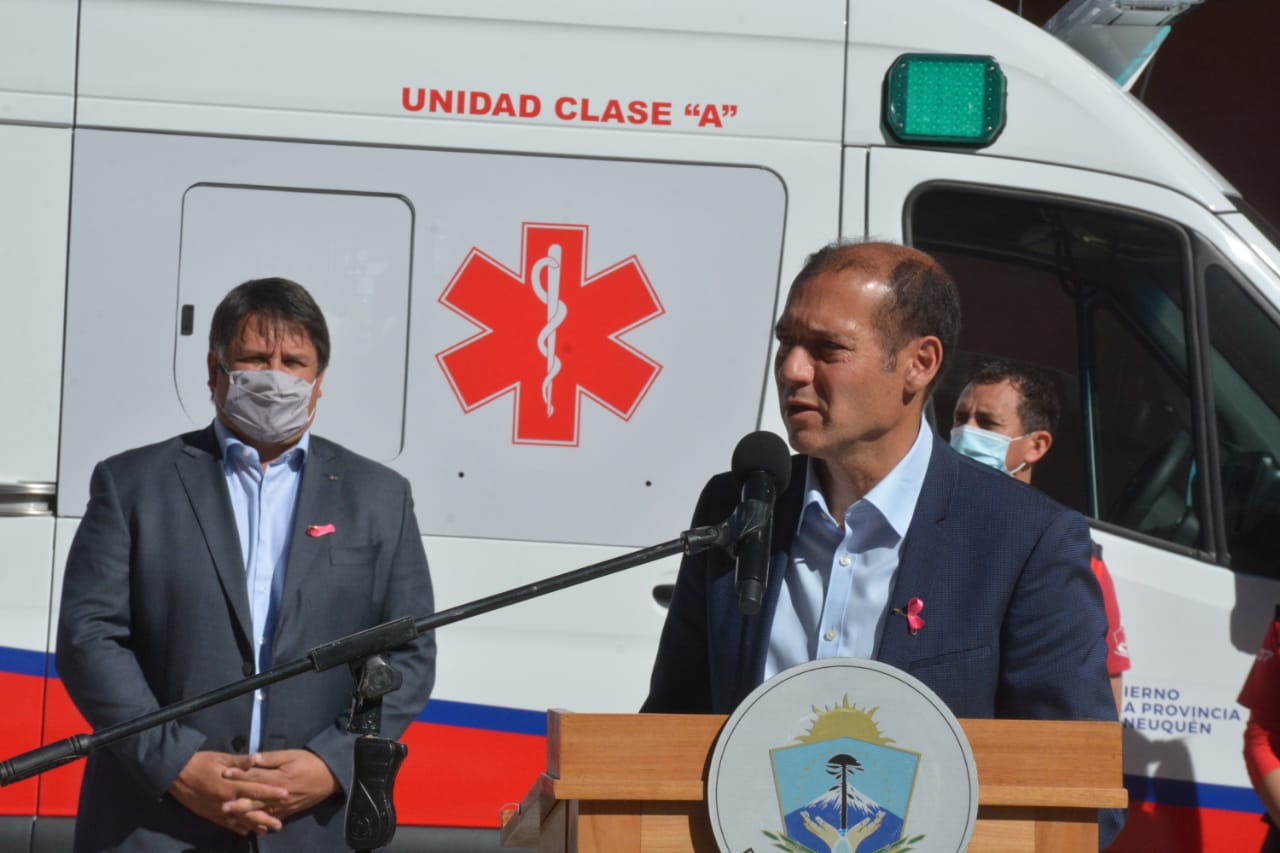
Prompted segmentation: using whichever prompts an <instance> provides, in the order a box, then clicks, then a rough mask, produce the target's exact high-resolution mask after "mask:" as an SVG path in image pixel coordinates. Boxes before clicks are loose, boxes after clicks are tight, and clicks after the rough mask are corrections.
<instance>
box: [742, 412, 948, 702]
mask: <svg viewBox="0 0 1280 853" xmlns="http://www.w3.org/2000/svg"><path fill="white" fill-rule="evenodd" d="M932 453H933V433H932V431H931V430H930V429H929V425H928V424H927V423H925V422H924V421H923V420H921V422H920V433H919V435H917V436H916V440H915V442H914V443H913V444H912V445H911V449H910V450H908V451H907V455H906V456H904V457H902V459H901V460H900V461H899V462H898V464H897V465H895V466H894V467H893V470H891V471H890V472H889V473H888V475H886V476H885V477H884V479H882V480H881V481H880V482H879V483H876V485H875V487H874V488H872V489H871V491H869V492H867V493H866V494H865V495H863V496H862V498H861V499H860V500H858V501H856V502H854V504H853V505H852V506H850V507H849V509H848V510H847V511H846V512H845V514H844V524H843V525H838V524H836V522H835V520H834V519H833V518H832V517H831V513H830V511H829V510H828V508H827V501H826V498H824V497H823V495H822V489H821V486H820V484H819V481H818V476H817V472H816V471H815V470H814V461H813V460H812V459H810V460H809V465H808V468H807V470H806V472H805V497H804V506H803V507H801V510H800V522H799V526H798V527H797V529H796V537H795V540H794V541H793V542H792V545H791V559H790V561H789V562H788V563H787V572H786V576H785V577H784V578H783V581H782V593H781V595H780V596H779V598H778V605H777V609H776V610H775V611H774V615H773V628H772V630H771V631H770V633H769V651H768V654H767V655H766V657H765V666H764V677H765V678H766V679H768V678H772V677H773V676H774V675H777V674H778V673H779V672H781V671H783V670H784V669H787V668H788V667H792V666H796V665H798V664H802V663H806V662H808V661H811V660H818V659H821V658H832V657H855V658H871V657H873V656H874V654H875V651H876V639H877V638H878V637H879V636H880V634H881V630H882V628H883V626H884V621H885V619H886V618H887V616H888V614H889V609H890V608H889V596H890V594H891V593H892V591H893V580H894V576H895V575H896V574H897V571H898V560H899V557H900V556H901V554H902V541H903V538H904V537H905V536H906V535H907V528H909V527H910V526H911V518H912V516H913V515H915V511H916V502H917V501H918V500H919V498H920V489H921V487H922V486H923V485H924V476H925V473H926V472H927V471H928V469H929V458H930V456H931V455H932Z"/></svg>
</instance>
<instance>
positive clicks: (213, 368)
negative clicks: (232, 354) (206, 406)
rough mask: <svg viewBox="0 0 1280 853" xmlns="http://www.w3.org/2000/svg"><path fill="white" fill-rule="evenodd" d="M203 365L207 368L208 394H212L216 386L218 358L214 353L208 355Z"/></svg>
mask: <svg viewBox="0 0 1280 853" xmlns="http://www.w3.org/2000/svg"><path fill="white" fill-rule="evenodd" d="M205 364H207V365H208V366H209V393H210V394H212V393H213V390H214V388H215V387H216V386H217V384H218V356H217V355H215V354H214V353H209V355H208V357H207V358H206V359H205Z"/></svg>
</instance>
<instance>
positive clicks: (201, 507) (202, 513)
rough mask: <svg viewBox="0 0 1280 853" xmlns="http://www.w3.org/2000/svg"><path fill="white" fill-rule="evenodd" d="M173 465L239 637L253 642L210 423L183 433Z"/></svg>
mask: <svg viewBox="0 0 1280 853" xmlns="http://www.w3.org/2000/svg"><path fill="white" fill-rule="evenodd" d="M175 467H176V468H177V472H178V479H179V480H180V481H181V483H182V488H183V490H184V491H185V492H186V494H187V500H188V501H190V502H191V509H192V511H193V512H194V513H195V516H196V523H197V524H199V526H200V532H201V534H202V535H203V536H204V541H205V546H206V547H207V548H208V549H209V557H210V558H211V559H212V560H213V567H214V571H216V572H217V574H218V581H219V582H220V583H221V584H222V592H223V595H225V596H226V597H227V600H228V601H230V602H231V610H232V612H233V613H234V614H235V618H236V622H237V624H238V625H239V626H240V631H241V634H242V639H243V641H244V642H248V643H250V645H252V643H251V638H252V637H253V628H252V623H251V621H250V617H249V592H248V589H247V588H246V585H245V580H244V573H245V568H244V556H243V555H242V554H241V553H240V539H239V535H238V533H237V531H236V517H235V513H234V512H233V511H232V509H231V497H230V495H228V494H227V480H226V475H225V473H224V472H223V467H222V452H221V450H220V449H219V447H218V439H217V437H216V435H215V434H214V431H213V426H212V425H210V426H209V427H208V428H207V429H205V430H203V431H201V432H193V433H188V434H187V435H184V436H183V446H182V453H181V455H179V456H178V459H177V462H176V463H175Z"/></svg>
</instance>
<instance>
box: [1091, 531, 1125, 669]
mask: <svg viewBox="0 0 1280 853" xmlns="http://www.w3.org/2000/svg"><path fill="white" fill-rule="evenodd" d="M1089 564H1090V567H1091V568H1092V569H1093V576H1094V577H1096V578H1097V579H1098V586H1100V587H1101V588H1102V607H1103V609H1105V610H1106V611H1107V675H1119V674H1120V673H1122V672H1124V671H1125V670H1127V669H1128V668H1129V666H1130V664H1129V643H1128V641H1126V640H1125V638H1124V626H1123V625H1121V624H1120V605H1119V603H1118V602H1117V601H1116V586H1115V584H1114V583H1112V582H1111V573H1110V572H1109V571H1107V564H1106V563H1104V562H1102V546H1101V545H1099V544H1098V543H1097V542H1094V543H1093V557H1092V558H1091V559H1090V561H1089Z"/></svg>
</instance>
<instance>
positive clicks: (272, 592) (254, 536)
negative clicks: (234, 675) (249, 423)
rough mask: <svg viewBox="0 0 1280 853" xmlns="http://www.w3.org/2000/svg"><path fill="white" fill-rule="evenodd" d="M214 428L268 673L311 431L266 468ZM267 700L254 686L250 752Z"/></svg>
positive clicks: (261, 665) (262, 666) (218, 425)
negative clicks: (220, 448) (220, 447)
mask: <svg viewBox="0 0 1280 853" xmlns="http://www.w3.org/2000/svg"><path fill="white" fill-rule="evenodd" d="M213 429H214V432H215V433H216V434H217V436H218V444H219V445H221V446H222V459H223V473H224V474H225V475H226V478H227V490H228V491H229V492H230V493H231V509H232V510H233V511H234V512H235V516H236V530H237V531H238V532H239V534H240V554H241V556H243V557H244V567H245V582H246V584H247V588H248V591H249V612H250V615H251V617H252V619H253V644H254V648H255V649H257V655H258V659H257V661H256V664H257V667H258V672H264V671H266V670H268V669H270V668H271V642H272V640H273V638H274V637H275V632H276V618H277V614H278V612H279V610H280V597H281V594H282V592H283V591H284V570H285V565H286V563H287V562H288V560H289V545H290V543H291V542H292V538H293V519H294V516H295V515H296V513H297V508H298V485H299V484H300V483H301V482H302V466H303V464H304V463H305V462H306V458H307V450H308V448H309V447H310V446H311V431H310V430H308V431H307V432H305V433H303V434H302V438H301V439H300V440H299V441H298V443H297V444H295V445H294V446H293V447H291V448H289V449H288V450H287V451H285V452H284V453H282V454H281V455H280V456H279V457H278V458H276V459H274V460H272V462H271V463H269V464H268V465H267V470H266V472H265V473H264V472H263V470H262V462H261V460H260V459H259V457H258V451H257V450H255V449H253V448H252V447H250V446H249V445H247V444H245V443H244V442H242V441H241V440H240V439H238V438H236V437H235V436H234V435H232V434H231V431H230V430H228V429H227V428H226V427H225V426H223V424H222V422H221V421H219V420H216V419H215V420H214V422H213ZM266 704H267V702H266V693H265V691H264V690H262V689H259V690H256V691H254V694H253V722H252V724H251V726H250V730H249V751H250V752H257V751H258V747H259V746H260V744H261V736H262V717H263V715H264V713H265V712H266Z"/></svg>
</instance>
